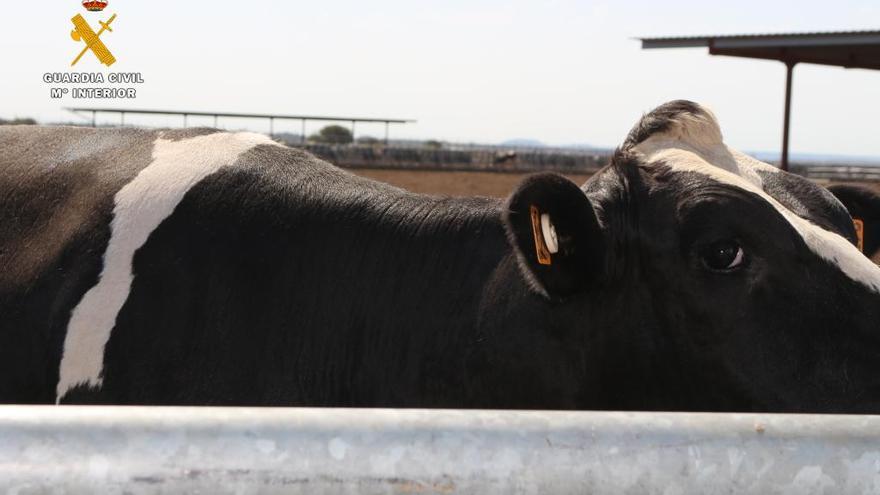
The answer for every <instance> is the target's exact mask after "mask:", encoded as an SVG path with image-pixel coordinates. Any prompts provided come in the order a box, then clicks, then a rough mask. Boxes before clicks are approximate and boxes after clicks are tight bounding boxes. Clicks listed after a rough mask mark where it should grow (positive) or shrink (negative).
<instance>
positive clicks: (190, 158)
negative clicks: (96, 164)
mask: <svg viewBox="0 0 880 495" xmlns="http://www.w3.org/2000/svg"><path fill="white" fill-rule="evenodd" d="M261 144H275V143H274V142H273V141H271V140H270V139H269V138H267V137H266V136H263V135H260V134H252V133H235V134H230V133H216V134H208V135H204V136H198V137H194V138H191V139H184V140H180V141H170V140H165V139H162V138H161V137H160V138H159V139H157V140H156V142H155V144H154V147H153V161H152V162H151V163H150V164H149V165H147V167H146V168H144V169H143V170H141V171H140V173H138V175H137V176H136V177H135V178H134V179H133V180H132V181H131V182H129V183H128V184H126V185H125V186H124V187H123V188H122V189H120V190H119V192H118V193H116V196H115V198H114V207H113V221H112V222H111V224H110V242H109V244H108V245H107V251H106V252H105V253H104V267H103V270H102V271H101V275H100V277H99V279H98V283H97V285H95V286H94V287H92V288H91V289H89V291H88V292H86V294H85V295H84V296H83V298H82V300H81V301H80V302H79V304H77V306H76V307H75V308H74V310H73V313H72V315H71V318H70V322H69V323H68V325H67V334H66V335H65V338H64V353H63V355H62V358H61V367H60V370H59V379H58V386H57V388H56V394H57V395H56V402H60V401H61V399H62V398H63V397H64V395H65V394H66V393H67V392H68V391H69V390H70V389H71V388H73V387H75V386H77V385H88V386H92V387H99V386H100V385H101V383H102V377H101V373H102V369H103V366H104V346H105V345H106V344H107V341H108V340H109V339H110V332H111V331H112V330H113V327H114V325H115V324H116V317H117V315H118V314H119V311H120V310H121V309H122V305H123V304H124V303H125V300H126V299H127V298H128V293H129V291H130V289H131V284H132V281H133V279H134V276H133V274H132V259H133V257H134V253H135V251H136V250H137V249H138V248H140V247H141V246H143V245H144V243H145V242H146V241H147V238H148V237H149V236H150V234H151V233H152V232H153V230H155V229H156V227H158V226H159V224H160V223H161V222H162V221H163V220H164V219H165V218H167V217H168V216H169V215H171V213H172V212H173V211H174V208H175V207H176V206H177V205H178V203H180V201H181V200H182V199H183V197H184V195H185V194H186V193H187V191H189V190H190V189H191V188H192V187H193V186H194V185H196V184H197V183H199V182H200V181H201V180H202V179H204V178H205V177H207V176H208V175H210V174H212V173H214V172H216V171H217V170H219V169H220V168H221V167H223V166H224V165H229V164H232V163H234V162H235V161H236V160H237V159H238V157H239V156H240V155H241V154H242V153H244V152H246V151H248V150H250V149H252V148H254V147H255V146H257V145H261Z"/></svg>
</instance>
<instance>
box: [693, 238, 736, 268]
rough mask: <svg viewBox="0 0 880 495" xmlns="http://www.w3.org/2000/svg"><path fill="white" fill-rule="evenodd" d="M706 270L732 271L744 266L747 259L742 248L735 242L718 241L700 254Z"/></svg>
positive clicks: (706, 247)
mask: <svg viewBox="0 0 880 495" xmlns="http://www.w3.org/2000/svg"><path fill="white" fill-rule="evenodd" d="M700 256H701V257H702V259H703V264H705V265H706V268H709V269H710V270H715V271H730V270H734V269H736V268H737V267H739V266H740V265H742V263H743V261H744V259H745V253H743V248H742V246H740V245H739V243H738V242H736V241H734V240H724V241H716V242H713V243H712V244H709V245H708V246H705V247H704V248H703V250H702V252H701V253H700Z"/></svg>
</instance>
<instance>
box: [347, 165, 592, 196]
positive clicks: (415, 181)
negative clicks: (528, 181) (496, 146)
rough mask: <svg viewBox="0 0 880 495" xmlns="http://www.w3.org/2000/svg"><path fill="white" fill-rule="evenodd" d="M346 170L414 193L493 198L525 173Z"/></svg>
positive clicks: (578, 177)
mask: <svg viewBox="0 0 880 495" xmlns="http://www.w3.org/2000/svg"><path fill="white" fill-rule="evenodd" d="M348 170H349V172H353V173H355V174H358V175H362V176H364V177H369V178H371V179H376V180H380V181H382V182H387V183H389V184H393V185H395V186H397V187H401V188H403V189H407V190H410V191H413V192H418V193H427V194H448V195H450V196H491V197H496V198H504V197H507V195H508V194H510V192H511V191H513V189H514V188H515V187H516V185H517V184H518V183H519V181H521V180H522V179H523V177H525V176H527V175H529V174H518V173H505V172H459V171H448V172H447V171H439V170H424V171H414V170H390V169H375V168H371V169H364V168H357V169H348ZM567 177H568V178H569V179H571V180H573V181H574V182H575V183H577V184H583V183H584V181H586V180H587V178H589V175H585V174H574V175H568V176H567Z"/></svg>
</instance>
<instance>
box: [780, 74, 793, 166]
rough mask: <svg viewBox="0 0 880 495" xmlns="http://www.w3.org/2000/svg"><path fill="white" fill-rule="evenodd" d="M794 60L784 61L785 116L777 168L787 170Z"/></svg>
mask: <svg viewBox="0 0 880 495" xmlns="http://www.w3.org/2000/svg"><path fill="white" fill-rule="evenodd" d="M795 64H796V62H788V61H786V62H785V118H784V119H783V123H782V159H781V160H780V161H779V168H780V169H782V170H785V171H788V130H789V127H790V126H791V76H792V69H794V65H795Z"/></svg>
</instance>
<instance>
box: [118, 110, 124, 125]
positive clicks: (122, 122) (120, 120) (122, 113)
mask: <svg viewBox="0 0 880 495" xmlns="http://www.w3.org/2000/svg"><path fill="white" fill-rule="evenodd" d="M119 127H125V112H119Z"/></svg>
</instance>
